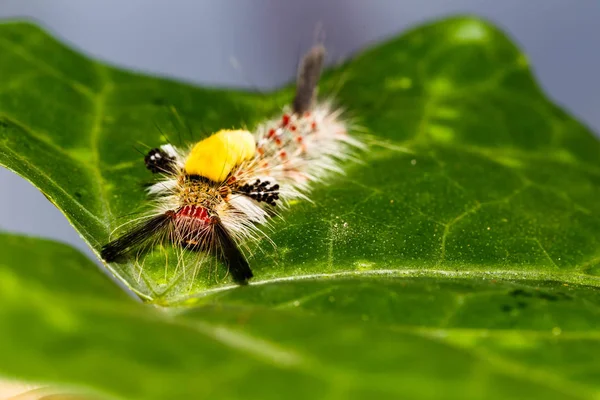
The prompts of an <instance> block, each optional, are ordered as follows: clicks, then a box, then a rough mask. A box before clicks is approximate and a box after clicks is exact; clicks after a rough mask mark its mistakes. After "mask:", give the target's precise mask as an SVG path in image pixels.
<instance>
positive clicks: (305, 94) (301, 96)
mask: <svg viewBox="0 0 600 400" xmlns="http://www.w3.org/2000/svg"><path fill="white" fill-rule="evenodd" d="M324 58H325V48H324V47H323V46H315V47H313V48H312V49H311V50H310V51H309V52H308V54H306V56H304V58H303V59H302V62H301V64H300V67H299V68H298V77H297V78H296V97H295V98H294V103H293V110H294V112H295V113H296V114H302V113H304V112H306V111H308V110H310V109H311V107H312V106H313V104H314V101H315V97H316V90H317V83H319V77H320V76H321V69H322V68H323V59H324Z"/></svg>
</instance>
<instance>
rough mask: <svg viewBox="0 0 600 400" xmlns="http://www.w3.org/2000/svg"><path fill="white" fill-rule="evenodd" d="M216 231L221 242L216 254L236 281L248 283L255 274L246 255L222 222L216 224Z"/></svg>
mask: <svg viewBox="0 0 600 400" xmlns="http://www.w3.org/2000/svg"><path fill="white" fill-rule="evenodd" d="M214 233H215V236H216V238H217V240H218V243H219V245H218V248H216V249H215V251H216V254H215V255H216V256H217V258H218V259H219V260H220V261H222V262H223V263H224V264H225V265H226V266H227V269H228V270H229V273H230V274H231V277H232V278H233V280H234V282H235V283H237V284H239V285H246V284H247V283H248V280H249V279H250V278H252V276H253V274H252V270H251V269H250V265H248V261H246V257H244V255H243V254H242V252H241V251H240V249H239V247H238V245H237V244H236V243H235V242H234V240H233V238H232V237H231V235H230V234H229V233H228V232H227V229H225V227H224V226H223V225H222V224H220V223H219V224H215V225H214Z"/></svg>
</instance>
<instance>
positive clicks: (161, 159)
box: [144, 148, 175, 174]
mask: <svg viewBox="0 0 600 400" xmlns="http://www.w3.org/2000/svg"><path fill="white" fill-rule="evenodd" d="M144 162H145V163H146V168H148V169H149V170H150V171H152V173H153V174H156V173H158V172H161V173H163V174H166V173H172V172H174V171H175V157H171V156H169V155H168V154H167V153H166V152H165V151H163V150H161V149H159V148H156V149H152V150H150V151H149V152H148V154H146V157H144Z"/></svg>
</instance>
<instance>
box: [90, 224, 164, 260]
mask: <svg viewBox="0 0 600 400" xmlns="http://www.w3.org/2000/svg"><path fill="white" fill-rule="evenodd" d="M172 220H173V215H172V213H164V214H160V215H156V216H154V217H151V218H150V219H148V220H146V221H143V222H139V223H137V224H136V225H135V226H134V227H133V228H131V229H130V230H129V231H128V232H127V233H125V234H124V235H123V236H121V237H119V238H118V239H115V240H113V241H111V242H109V243H107V244H106V245H104V247H102V250H101V251H100V256H101V257H102V258H103V259H104V261H106V262H119V261H122V260H124V259H125V258H126V257H127V256H128V255H129V254H130V253H131V252H132V251H134V250H139V249H141V248H144V247H145V245H146V244H148V243H149V242H150V241H151V240H152V239H153V238H155V235H156V234H157V233H161V232H165V228H168V226H169V225H170V224H171V222H172Z"/></svg>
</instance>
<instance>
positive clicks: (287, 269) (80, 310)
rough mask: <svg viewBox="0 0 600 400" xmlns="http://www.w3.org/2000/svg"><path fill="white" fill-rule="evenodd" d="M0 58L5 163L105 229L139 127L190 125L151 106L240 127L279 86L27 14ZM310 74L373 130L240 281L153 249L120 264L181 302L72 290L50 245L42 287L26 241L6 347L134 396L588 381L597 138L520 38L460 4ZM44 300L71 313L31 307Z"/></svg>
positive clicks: (412, 393) (473, 390)
mask: <svg viewBox="0 0 600 400" xmlns="http://www.w3.org/2000/svg"><path fill="white" fill-rule="evenodd" d="M291 72H292V71H291ZM0 75H1V76H3V77H8V78H7V79H3V80H2V82H0V162H1V163H3V164H4V165H6V166H7V167H8V168H10V169H12V170H14V171H16V172H17V173H19V174H21V175H22V176H24V177H25V178H27V179H29V180H30V181H31V182H32V183H33V184H35V185H36V186H37V187H39V188H40V189H41V190H42V191H43V192H44V193H45V194H46V195H47V196H48V198H49V199H50V200H51V201H52V202H54V203H55V204H56V205H57V206H58V207H59V208H60V209H61V210H63V212H64V213H65V214H66V216H67V217H68V218H69V220H70V221H71V222H72V223H73V224H74V226H75V227H76V228H77V229H78V230H79V232H80V233H81V234H82V236H83V237H84V239H85V240H87V241H88V243H90V244H91V245H92V247H93V248H94V249H95V250H98V249H99V248H100V246H101V245H102V244H103V243H105V242H106V240H107V239H108V236H109V232H111V231H112V230H113V229H114V228H116V227H117V226H118V225H120V224H122V223H123V222H125V221H127V219H129V218H131V213H133V212H137V211H139V210H140V207H143V204H145V203H144V202H145V198H144V193H143V190H142V188H141V186H140V183H142V182H144V181H146V180H148V179H149V176H148V174H147V171H145V169H144V167H143V163H142V160H141V157H140V155H139V154H138V153H137V152H136V151H135V150H134V147H135V146H138V142H142V143H144V144H147V145H149V146H156V145H158V144H161V143H164V142H166V141H174V142H175V144H178V141H179V138H178V135H179V132H181V135H182V136H183V140H184V141H189V140H190V139H189V138H187V137H186V136H187V135H188V133H187V131H186V130H185V129H183V128H182V123H181V122H179V121H178V120H177V118H174V114H173V113H172V112H171V111H170V110H169V107H166V106H165V105H173V106H174V107H175V108H176V110H177V112H178V114H179V115H180V116H181V119H182V120H183V121H185V123H186V124H189V125H190V126H191V128H192V129H191V131H192V135H195V136H196V139H197V138H199V137H200V136H201V135H203V134H206V133H210V132H212V131H215V130H217V129H219V128H223V127H231V126H233V127H236V126H242V125H247V126H250V127H252V126H254V125H256V124H257V123H258V122H260V121H261V120H263V119H264V118H267V117H270V116H273V115H274V114H275V113H276V112H277V110H278V109H279V107H280V106H281V105H283V104H285V103H286V102H288V101H289V100H290V98H291V93H292V92H291V90H289V89H286V90H283V91H281V92H277V93H274V94H272V95H269V96H263V95H257V94H251V93H240V92H235V91H225V90H217V89H200V88H194V87H190V86H188V85H184V84H181V83H177V82H173V81H168V80H164V79H158V78H153V77H147V76H142V75H136V74H132V73H129V72H125V71H122V70H118V69H115V68H111V67H107V66H105V65H103V64H99V63H96V62H93V61H90V60H89V59H87V58H85V57H83V56H81V55H79V54H77V53H74V52H73V51H71V50H69V49H67V48H65V47H63V46H62V45H60V44H58V43H57V42H55V41H54V40H53V39H51V38H50V37H49V36H47V35H46V34H45V33H43V32H41V31H40V30H39V29H38V28H36V27H33V26H31V25H27V24H21V23H8V24H4V25H0ZM321 93H323V94H325V95H327V94H334V93H335V98H336V99H337V101H338V103H339V104H340V105H342V106H343V107H345V108H346V109H347V110H349V113H350V114H351V115H352V116H354V117H356V118H357V119H359V122H360V124H361V125H363V126H365V127H366V128H367V129H368V130H369V136H368V137H367V141H368V144H369V151H368V152H366V153H365V154H364V155H363V160H362V162H361V163H348V164H347V165H345V166H344V167H345V169H346V171H347V173H346V175H345V176H343V177H335V178H332V179H331V180H330V181H329V182H327V184H324V185H321V186H320V187H318V188H317V189H316V190H315V192H314V193H313V195H312V199H313V200H314V203H313V204H310V203H298V204H296V205H294V206H293V207H292V208H291V209H290V210H289V212H286V214H285V221H281V222H277V223H276V225H275V230H274V232H273V234H272V235H271V238H272V239H273V240H274V241H275V243H276V244H277V248H276V249H272V248H271V247H269V245H268V244H267V243H264V245H262V246H261V249H262V250H263V251H262V252H261V251H257V252H255V256H254V257H253V258H252V259H251V265H252V267H253V269H254V271H255V276H256V278H255V282H254V283H255V284H254V285H250V286H249V287H244V288H232V287H231V286H228V285H227V280H226V279H224V278H223V277H222V271H221V274H220V275H219V274H216V275H217V276H218V278H215V274H214V271H213V270H210V269H203V270H201V271H200V272H199V274H198V276H196V277H194V274H190V273H189V270H188V273H187V274H186V275H185V276H183V275H181V271H175V268H174V266H172V265H171V266H170V268H168V269H167V270H165V261H164V260H160V259H149V260H147V261H146V262H145V263H144V268H143V269H142V270H140V268H139V266H137V265H135V264H130V265H112V266H110V268H112V269H113V270H114V272H115V273H117V274H118V275H119V276H120V277H121V279H123V280H124V281H126V282H127V283H128V284H129V285H130V286H131V287H132V288H133V289H134V290H135V291H136V292H138V293H139V294H140V295H141V296H143V297H148V298H151V299H152V300H153V301H155V302H157V303H167V302H169V303H173V302H175V303H177V304H179V305H185V306H187V307H186V308H184V309H183V310H182V311H181V312H179V313H178V314H177V315H175V314H173V311H170V312H166V313H165V312H158V311H157V310H155V309H151V308H147V307H144V306H142V305H140V304H135V303H132V302H131V301H128V300H126V299H120V300H118V301H117V300H116V299H113V296H112V295H109V294H103V293H101V292H100V291H99V292H94V294H92V292H91V291H90V294H89V297H85V296H83V295H79V294H72V295H67V294H63V293H62V292H63V290H64V291H67V290H68V289H67V288H68V287H69V286H73V282H71V283H70V284H69V281H64V282H63V281H60V282H59V277H61V278H62V277H68V276H69V275H70V273H69V272H65V273H60V272H59V271H61V268H67V267H63V266H62V265H61V264H60V262H59V260H56V262H54V263H52V265H53V268H55V273H53V274H52V275H53V277H54V279H55V281H53V282H55V286H50V285H48V286H45V285H44V286H41V285H37V284H31V287H30V280H31V279H32V278H30V277H29V276H28V274H30V273H31V274H33V273H34V272H36V273H37V272H38V270H37V269H36V268H35V264H36V263H35V262H29V263H26V262H21V260H20V259H18V258H17V257H16V256H13V257H12V258H9V259H8V260H6V261H5V262H3V263H2V268H3V271H8V272H3V273H4V274H5V275H6V276H7V277H9V278H6V279H5V278H2V279H0V285H2V283H1V282H9V283H7V284H4V285H5V286H7V287H13V286H14V287H16V288H18V289H15V290H13V291H12V292H11V291H8V290H7V291H6V293H4V292H5V291H4V290H2V293H0V304H2V306H0V313H4V314H7V315H12V316H13V318H12V319H10V320H9V319H8V318H9V317H8V316H7V317H4V316H2V321H5V320H7V321H10V322H11V323H10V324H4V323H3V324H2V325H1V326H0V341H2V343H11V344H12V343H15V344H14V349H13V350H10V352H9V350H6V351H7V353H6V354H7V355H8V356H7V357H6V358H4V357H3V359H2V360H0V369H1V370H3V371H5V373H6V374H8V375H16V376H23V377H26V378H30V379H39V380H48V381H59V382H64V383H70V384H76V385H85V386H89V387H94V388H97V389H99V390H101V391H102V392H105V393H110V394H114V395H117V396H120V397H124V398H150V399H152V398H165V397H167V398H177V397H185V396H187V397H191V398H199V397H215V395H218V396H219V397H224V398H227V397H232V398H239V397H244V398H271V397H273V398H281V397H282V395H281V394H282V393H285V394H286V395H289V397H295V398H306V397H326V398H335V397H339V398H348V397H356V398H366V397H368V396H379V397H390V398H398V397H404V398H440V397H442V396H443V397H445V398H461V399H462V398H514V397H521V398H532V397H540V398H561V399H562V398H581V399H583V398H586V399H587V398H594V397H596V398H600V384H599V383H598V382H600V379H599V378H600V367H598V364H597V362H596V360H597V359H598V356H600V346H599V341H600V330H599V322H598V321H600V319H599V318H598V314H599V313H600V308H599V307H600V304H599V302H600V297H599V294H598V293H599V292H598V289H597V287H598V286H599V284H600V278H599V277H598V276H599V275H600V246H599V240H600V239H599V236H600V235H598V233H600V219H599V218H598V215H599V214H600V205H599V204H598V202H597V199H598V198H600V189H599V187H600V185H599V184H600V167H599V166H598V160H599V159H600V144H599V143H598V141H597V140H596V139H595V138H594V136H593V135H592V134H591V133H590V132H589V130H588V129H587V128H585V127H584V126H582V125H581V124H580V123H578V122H577V121H575V120H574V119H572V118H571V117H569V116H568V115H567V114H566V113H565V112H563V111H562V110H561V109H560V108H558V107H557V106H555V105H554V104H552V103H551V102H550V101H549V100H547V99H546V98H545V96H544V95H543V94H542V93H541V91H540V89H539V88H538V86H537V85H536V83H535V82H534V80H533V78H532V76H531V72H530V70H529V68H528V64H527V59H526V57H525V56H524V55H522V54H521V53H520V52H519V51H518V50H517V49H516V48H515V47H514V45H513V44H512V43H511V42H510V41H509V40H508V39H507V38H506V37H505V36H504V35H503V34H502V33H501V32H499V31H498V30H497V29H495V28H494V27H492V26H490V25H489V24H487V23H485V22H482V21H479V20H476V19H472V18H453V19H449V20H446V21H442V22H437V23H434V24H431V25H427V26H424V27H421V28H418V29H416V30H414V31H411V32H409V33H407V34H405V35H403V36H401V37H399V38H398V39H395V40H392V41H390V42H388V43H386V44H383V45H381V46H379V47H376V48H374V49H371V50H368V51H366V52H364V53H362V54H361V55H359V56H357V57H356V58H355V59H354V60H352V61H351V62H349V63H347V64H345V65H343V66H340V67H339V68H337V69H335V70H331V71H329V72H328V73H327V74H326V76H325V77H324V80H323V84H322V87H321ZM156 125H158V126H159V127H161V130H162V132H161V131H159V130H158V129H156ZM163 132H164V133H163ZM32 247H33V246H32ZM3 249H4V247H3ZM39 254H40V257H44V256H43V254H44V253H43V252H40V253H39ZM157 258H160V257H157ZM48 263H50V260H48ZM83 268H87V270H88V271H89V272H90V273H92V271H93V269H92V266H91V265H87V266H85V265H84V266H83ZM21 275H23V277H21ZM84 275H85V274H83V273H82V276H81V278H78V280H77V282H79V280H81V282H82V284H81V287H82V288H84V287H85V285H83V282H86V279H88V278H87V277H84ZM65 279H67V278H65ZM11 282H12V283H11ZM14 282H17V283H14ZM13 283H14V284H13ZM63 286H64V288H63ZM97 290H100V289H97ZM102 290H108V289H107V288H105V289H102ZM29 292H31V293H32V294H33V295H31V296H30V295H29ZM10 293H13V294H12V296H13V297H9V296H10ZM35 293H41V294H40V295H39V296H38V297H36V295H35ZM3 296H7V299H4V297H3ZM115 296H116V294H115ZM80 297H81V300H79V299H80ZM11 299H12V300H11ZM88 303H89V305H88ZM108 303H110V305H107V304H108ZM19 305H22V307H17V306H19ZM88 306H89V307H90V308H87V307H88ZM192 306H193V307H192ZM44 307H46V308H44ZM14 310H17V311H14ZM54 310H65V313H68V314H69V315H70V316H72V318H73V320H74V321H78V323H75V325H74V326H76V329H74V330H71V331H68V330H67V331H65V332H63V330H64V329H63V330H61V327H60V326H58V327H57V326H55V325H56V324H54V325H52V323H51V322H45V321H46V320H45V319H44V318H45V317H44V316H45V315H53V313H54V312H55V311H54ZM28 312H29V313H30V314H32V315H29V314H27V313H28ZM4 314H3V315H4ZM13 314H14V315H13ZM23 316H25V317H23ZM27 316H29V318H27ZM32 320H33V321H36V322H37V323H38V324H40V325H39V329H37V330H36V331H35V332H29V331H28V332H27V335H25V334H23V331H27V325H25V323H26V322H30V321H32ZM11 327H14V328H11ZM55 343H58V345H56V347H55V346H54V344H55ZM67 344H68V345H67ZM71 345H72V346H73V349H74V350H73V349H72V350H69V349H70V347H69V346H71ZM3 347H7V345H3ZM57 349H60V351H58V350H57ZM87 349H89V350H87ZM3 350H4V349H3ZM84 350H85V351H84ZM24 352H25V354H26V355H27V357H23V356H22V355H23V353H24ZM61 352H65V353H66V354H68V356H66V357H62V355H61ZM19 357H21V358H22V361H21V360H20V359H19ZM79 357H81V358H83V360H82V359H80V358H79ZM84 357H90V358H89V359H85V358H84ZM32 360H35V362H36V363H37V364H36V367H35V368H33V367H31V366H30V365H29V364H31V363H32ZM86 360H87V361H86ZM27 362H28V364H27V365H26V364H25V363H27ZM124 377H126V379H125V378H124ZM211 395H212V396H211Z"/></svg>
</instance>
